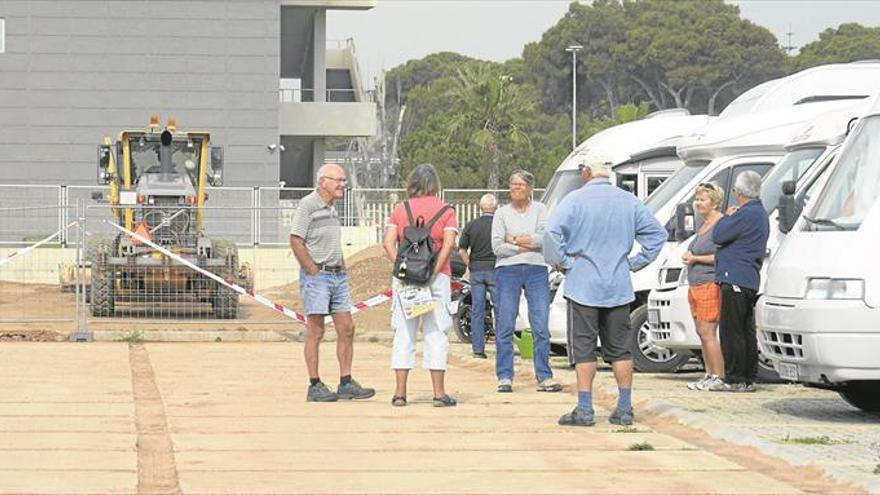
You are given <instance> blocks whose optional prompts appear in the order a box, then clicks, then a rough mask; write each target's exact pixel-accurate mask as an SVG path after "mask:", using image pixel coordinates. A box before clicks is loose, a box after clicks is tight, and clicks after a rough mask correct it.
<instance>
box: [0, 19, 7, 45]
mask: <svg viewBox="0 0 880 495" xmlns="http://www.w3.org/2000/svg"><path fill="white" fill-rule="evenodd" d="M5 52H6V19H4V18H2V17H0V53H5Z"/></svg>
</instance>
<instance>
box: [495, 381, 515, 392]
mask: <svg viewBox="0 0 880 495" xmlns="http://www.w3.org/2000/svg"><path fill="white" fill-rule="evenodd" d="M498 391H499V392H501V393H502V394H507V393H510V392H513V380H510V379H508V378H502V379H500V380H498Z"/></svg>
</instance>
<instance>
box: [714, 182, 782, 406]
mask: <svg viewBox="0 0 880 495" xmlns="http://www.w3.org/2000/svg"><path fill="white" fill-rule="evenodd" d="M733 192H734V193H735V194H736V203H737V205H738V206H731V207H730V208H728V210H727V213H726V214H725V215H724V217H722V218H721V220H718V222H717V223H716V224H715V227H714V228H713V229H712V241H713V242H714V243H715V244H717V245H718V251H717V252H716V253H715V282H716V283H718V285H720V286H721V319H720V322H719V323H720V324H719V329H718V333H719V336H720V337H721V353H722V354H724V368H725V369H724V386H723V387H722V388H720V389H719V391H727V392H754V391H755V380H756V379H757V376H758V341H757V337H756V336H755V302H756V301H757V300H758V290H759V289H760V287H761V265H763V263H764V256H765V255H766V254H765V253H766V251H767V239H768V238H769V237H770V221H769V220H768V219H767V212H766V211H765V210H764V206H763V205H762V204H761V198H760V194H761V176H760V175H758V173H757V172H754V171H752V170H746V171H745V172H742V173H740V174H739V175H738V176H737V177H736V180H735V181H734V185H733Z"/></svg>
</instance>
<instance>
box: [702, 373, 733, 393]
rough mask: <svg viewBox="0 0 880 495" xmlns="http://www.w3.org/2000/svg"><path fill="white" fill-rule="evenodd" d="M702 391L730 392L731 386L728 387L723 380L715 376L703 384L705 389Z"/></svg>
mask: <svg viewBox="0 0 880 495" xmlns="http://www.w3.org/2000/svg"><path fill="white" fill-rule="evenodd" d="M700 390H706V391H708V392H728V391H730V385H728V384H727V383H726V382H725V381H724V379H723V378H720V377H718V376H717V375H714V376H712V378H711V379H709V380H707V381H706V383H704V384H703V388H702V389H700Z"/></svg>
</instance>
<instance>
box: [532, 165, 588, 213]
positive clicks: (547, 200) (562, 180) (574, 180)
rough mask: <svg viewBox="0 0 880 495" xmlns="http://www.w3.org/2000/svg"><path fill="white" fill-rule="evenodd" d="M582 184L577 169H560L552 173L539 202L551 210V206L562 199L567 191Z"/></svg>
mask: <svg viewBox="0 0 880 495" xmlns="http://www.w3.org/2000/svg"><path fill="white" fill-rule="evenodd" d="M582 185H584V183H583V181H582V180H581V173H580V172H579V171H577V170H560V171H559V172H556V173H555V174H553V177H552V178H551V179H550V184H548V185H547V190H546V191H544V196H543V197H542V198H541V202H542V203H544V204H545V205H546V206H547V211H553V208H554V207H555V206H556V205H558V204H559V202H560V201H562V198H564V197H565V196H566V195H567V194H568V193H570V192H572V191H574V190H575V189H577V188H579V187H581V186H582Z"/></svg>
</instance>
